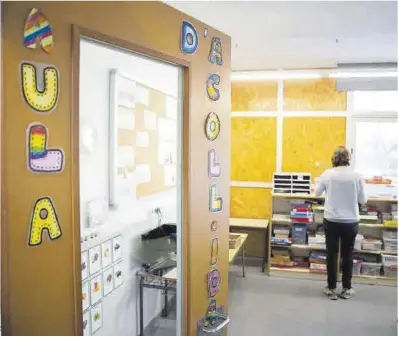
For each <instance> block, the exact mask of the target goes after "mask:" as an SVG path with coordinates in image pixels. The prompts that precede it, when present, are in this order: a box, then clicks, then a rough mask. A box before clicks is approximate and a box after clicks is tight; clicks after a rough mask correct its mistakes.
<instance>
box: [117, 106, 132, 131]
mask: <svg viewBox="0 0 399 337" xmlns="http://www.w3.org/2000/svg"><path fill="white" fill-rule="evenodd" d="M117 120H118V129H125V130H134V127H135V118H134V109H128V108H126V107H122V106H119V107H118V118H117Z"/></svg>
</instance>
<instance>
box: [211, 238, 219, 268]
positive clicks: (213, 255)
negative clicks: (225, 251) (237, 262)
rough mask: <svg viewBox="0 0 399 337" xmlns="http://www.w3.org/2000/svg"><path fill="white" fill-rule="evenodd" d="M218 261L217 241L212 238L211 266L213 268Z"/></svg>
mask: <svg viewBox="0 0 399 337" xmlns="http://www.w3.org/2000/svg"><path fill="white" fill-rule="evenodd" d="M218 261H219V239H218V238H213V239H212V242H211V266H215V265H216V264H217V263H218Z"/></svg>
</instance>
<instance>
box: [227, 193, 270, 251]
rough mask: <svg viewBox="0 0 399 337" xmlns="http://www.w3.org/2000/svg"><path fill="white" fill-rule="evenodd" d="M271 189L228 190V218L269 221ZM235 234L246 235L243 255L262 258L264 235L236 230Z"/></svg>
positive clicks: (251, 231)
mask: <svg viewBox="0 0 399 337" xmlns="http://www.w3.org/2000/svg"><path fill="white" fill-rule="evenodd" d="M271 200H272V189H271V188H248V187H231V188H230V216H231V217H232V218H249V219H251V218H252V219H270V218H271ZM234 232H236V233H247V234H248V239H247V243H246V244H245V255H246V256H255V257H262V256H263V255H264V252H265V235H262V232H261V231H259V230H249V229H246V228H245V229H244V228H242V229H237V228H234Z"/></svg>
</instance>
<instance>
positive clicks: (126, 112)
mask: <svg viewBox="0 0 399 337" xmlns="http://www.w3.org/2000/svg"><path fill="white" fill-rule="evenodd" d="M110 81H111V82H110V83H111V85H110V88H111V100H110V101H111V109H110V121H111V123H110V134H111V137H110V139H111V141H110V152H109V155H110V171H109V172H110V192H111V193H110V204H111V205H116V204H117V203H118V199H119V197H120V196H122V195H125V194H129V195H132V194H134V195H136V197H137V198H141V197H145V196H149V195H152V194H155V193H160V192H162V191H165V190H168V189H172V188H174V187H175V186H176V172H177V171H176V160H177V132H178V130H177V97H173V96H171V95H168V94H165V93H163V92H161V91H159V90H156V89H154V88H151V87H149V86H147V85H145V84H143V83H140V82H139V81H137V80H136V79H134V78H133V77H131V76H129V75H127V74H122V73H120V72H117V71H116V70H113V71H111V77H110ZM132 189H135V191H132ZM132 192H134V193H132Z"/></svg>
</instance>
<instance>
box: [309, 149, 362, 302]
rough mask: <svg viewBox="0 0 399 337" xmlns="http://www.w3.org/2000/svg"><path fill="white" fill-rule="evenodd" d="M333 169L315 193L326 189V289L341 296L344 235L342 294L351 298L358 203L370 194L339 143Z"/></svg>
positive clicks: (323, 191)
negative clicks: (339, 263)
mask: <svg viewBox="0 0 399 337" xmlns="http://www.w3.org/2000/svg"><path fill="white" fill-rule="evenodd" d="M331 161H332V166H333V168H332V169H328V170H326V171H325V172H324V173H323V174H322V175H321V177H320V181H319V183H318V184H317V186H316V196H321V195H322V194H323V193H325V203H324V232H325V236H326V246H327V275H328V285H327V287H326V288H325V290H324V293H325V294H326V295H327V296H328V297H329V298H330V299H332V300H336V299H338V294H337V292H336V288H337V255H338V242H339V239H341V251H342V288H343V289H342V292H341V293H340V294H339V296H340V297H341V298H344V299H349V298H351V297H352V296H353V295H354V294H355V292H354V290H353V288H352V266H353V247H354V244H355V238H356V235H357V232H358V228H359V204H365V203H366V202H367V197H366V194H365V191H364V181H363V179H362V178H361V176H360V175H359V174H358V173H356V172H354V171H353V170H352V169H351V168H350V167H349V165H350V164H349V162H350V154H349V151H348V150H347V149H346V148H345V147H343V146H339V147H337V148H336V149H335V151H334V153H333V156H332V158H331Z"/></svg>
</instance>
